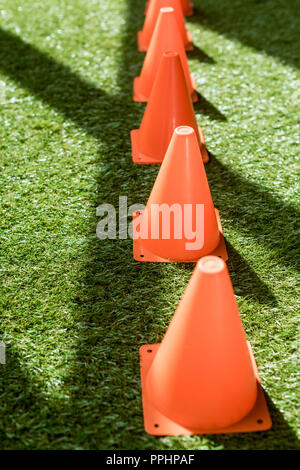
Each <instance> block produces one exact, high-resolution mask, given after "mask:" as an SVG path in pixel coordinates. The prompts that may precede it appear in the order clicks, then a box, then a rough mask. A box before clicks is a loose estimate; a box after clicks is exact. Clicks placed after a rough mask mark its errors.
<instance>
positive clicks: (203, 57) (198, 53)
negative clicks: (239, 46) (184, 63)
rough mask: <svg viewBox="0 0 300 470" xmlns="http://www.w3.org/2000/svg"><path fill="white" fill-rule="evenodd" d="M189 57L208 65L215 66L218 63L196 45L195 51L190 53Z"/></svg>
mask: <svg viewBox="0 0 300 470" xmlns="http://www.w3.org/2000/svg"><path fill="white" fill-rule="evenodd" d="M188 57H189V58H190V59H197V60H199V62H202V63H206V64H215V63H216V61H215V60H214V59H213V58H212V57H211V56H210V55H208V54H207V53H206V52H205V51H203V50H202V49H200V48H199V47H198V46H197V45H196V44H194V49H193V50H192V51H190V52H188Z"/></svg>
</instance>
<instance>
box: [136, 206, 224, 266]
mask: <svg viewBox="0 0 300 470" xmlns="http://www.w3.org/2000/svg"><path fill="white" fill-rule="evenodd" d="M215 211H216V217H217V222H218V227H219V232H220V243H219V245H218V246H217V247H216V248H215V249H214V251H212V252H211V253H208V255H214V256H219V257H220V258H222V259H223V260H224V261H227V260H228V253H227V248H226V244H225V239H224V236H223V230H222V225H221V219H220V214H219V211H218V209H215ZM142 212H143V211H142V210H139V211H136V212H134V213H133V215H132V218H133V220H134V219H136V217H138V216H139V215H140V214H141V213H142ZM133 258H134V259H135V260H136V261H142V262H151V263H196V262H197V261H198V260H199V258H196V259H193V260H188V261H186V260H171V259H167V258H166V259H165V258H161V257H160V256H157V255H156V254H155V253H152V252H151V251H149V250H146V249H145V248H144V247H143V240H142V239H140V238H139V239H137V240H133Z"/></svg>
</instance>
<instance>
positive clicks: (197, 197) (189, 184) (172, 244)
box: [141, 126, 220, 261]
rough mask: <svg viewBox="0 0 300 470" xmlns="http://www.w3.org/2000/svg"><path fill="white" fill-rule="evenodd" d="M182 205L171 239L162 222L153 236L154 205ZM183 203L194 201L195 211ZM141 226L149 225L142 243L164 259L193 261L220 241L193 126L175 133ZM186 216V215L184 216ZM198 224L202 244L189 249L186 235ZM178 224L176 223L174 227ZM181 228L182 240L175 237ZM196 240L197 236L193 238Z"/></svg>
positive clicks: (209, 251)
mask: <svg viewBox="0 0 300 470" xmlns="http://www.w3.org/2000/svg"><path fill="white" fill-rule="evenodd" d="M164 203H165V204H168V205H169V207H170V206H172V205H173V204H179V206H180V209H181V213H182V223H181V224H179V225H178V224H175V223H174V220H172V221H171V224H170V238H169V239H163V233H162V224H161V221H160V227H159V234H158V237H159V238H158V239H154V237H151V230H152V227H151V226H152V225H154V223H153V220H155V216H154V212H155V206H153V204H164ZM184 204H191V205H192V206H191V207H192V213H191V216H190V217H189V216H188V211H187V209H186V208H185V207H184ZM196 205H203V206H202V207H204V219H203V220H202V221H201V217H200V216H199V214H198V215H197V214H196ZM146 209H147V210H146V211H144V213H143V216H142V219H141V225H142V226H143V227H147V228H148V234H149V238H148V239H144V240H143V246H144V247H145V248H146V249H147V250H149V251H151V252H152V253H155V254H156V255H158V256H160V257H162V258H168V259H170V260H178V261H191V260H195V259H199V258H200V257H201V256H205V255H207V254H209V253H211V252H212V251H213V250H214V249H215V248H216V247H217V245H218V243H219V241H220V233H219V229H218V225H217V219H216V214H215V210H214V205H213V201H212V197H211V193H210V189H209V186H208V181H207V177H206V173H205V169H204V165H203V161H202V157H201V153H200V148H199V143H198V140H197V137H196V134H195V132H194V130H193V129H192V128H191V127H187V126H181V127H177V128H176V129H175V131H174V133H173V137H172V139H171V142H170V145H169V147H168V150H167V153H166V155H165V158H164V160H163V162H162V165H161V167H160V170H159V173H158V175H157V178H156V181H155V183H154V186H153V189H152V192H151V194H150V197H149V199H148V202H147V206H146ZM184 215H186V216H187V219H185V217H184ZM196 223H197V225H198V230H197V235H198V241H199V240H200V234H203V235H204V243H203V246H202V247H200V246H199V247H197V246H196V245H194V246H193V247H192V249H188V248H187V243H189V242H191V243H193V240H191V239H190V240H189V239H188V238H187V237H186V236H185V234H186V233H187V234H189V228H190V227H192V229H193V230H195V227H196ZM175 225H176V226H175ZM178 226H180V227H181V234H182V238H181V239H176V236H178V235H177V234H178V230H177V234H176V227H177V228H178ZM194 241H196V239H195V238H194Z"/></svg>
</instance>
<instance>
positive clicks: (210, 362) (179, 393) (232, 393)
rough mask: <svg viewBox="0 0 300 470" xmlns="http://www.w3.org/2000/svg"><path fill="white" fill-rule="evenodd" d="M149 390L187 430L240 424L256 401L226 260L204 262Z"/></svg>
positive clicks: (177, 314)
mask: <svg viewBox="0 0 300 470" xmlns="http://www.w3.org/2000/svg"><path fill="white" fill-rule="evenodd" d="M146 392H147V396H148V398H149V400H150V401H151V402H152V404H153V405H154V406H155V407H156V408H157V409H158V410H159V411H160V412H161V413H163V414H164V415H165V416H167V417H168V418H170V419H171V420H173V421H174V422H176V423H177V424H180V425H182V426H184V427H186V428H188V429H195V430H197V429H202V430H203V429H210V430H211V429H218V428H223V427H226V426H229V425H231V424H234V423H236V422H238V421H240V420H241V419H242V418H243V417H244V416H246V415H247V414H248V412H249V411H250V410H251V409H252V408H253V406H254V404H255V401H256V394H257V386H256V377H255V374H254V371H253V367H252V364H251V359H250V354H249V350H248V347H247V343H246V337H245V334H244V330H243V326H242V322H241V319H240V316H239V311H238V307H237V304H236V301H235V297H234V293H233V288H232V284H231V281H230V277H229V274H228V271H227V268H226V265H225V263H224V261H223V260H221V259H220V258H218V257H215V256H207V257H204V258H202V259H201V260H200V261H199V262H198V263H197V265H196V267H195V270H194V272H193V274H192V277H191V279H190V282H189V284H188V286H187V288H186V290H185V293H184V295H183V297H182V299H181V301H180V303H179V305H178V307H177V310H176V312H175V314H174V317H173V319H172V321H171V323H170V326H169V328H168V330H167V332H166V335H165V337H164V339H163V341H162V343H161V345H160V347H159V349H158V352H157V354H156V356H155V358H154V360H153V363H152V365H151V368H150V370H149V373H148V377H147V383H146Z"/></svg>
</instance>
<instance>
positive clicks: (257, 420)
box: [140, 342, 272, 436]
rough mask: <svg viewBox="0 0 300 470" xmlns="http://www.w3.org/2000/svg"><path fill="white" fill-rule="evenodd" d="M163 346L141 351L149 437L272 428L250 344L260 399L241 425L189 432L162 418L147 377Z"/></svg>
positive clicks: (144, 408) (144, 403)
mask: <svg viewBox="0 0 300 470" xmlns="http://www.w3.org/2000/svg"><path fill="white" fill-rule="evenodd" d="M159 346H160V345H159V344H148V345H144V346H142V347H141V348H140V367H141V382H142V397H143V412H144V427H145V431H146V432H147V433H148V434H152V435H154V436H191V435H194V434H229V433H241V432H256V431H266V430H267V429H270V428H271V426H272V421H271V417H270V414H269V410H268V407H267V403H266V399H265V396H264V392H263V388H262V386H261V383H260V379H259V375H258V370H257V367H256V362H255V358H254V355H253V352H252V348H251V345H250V343H249V342H248V347H249V352H250V356H251V359H252V364H253V368H254V372H255V375H256V379H257V399H256V403H255V405H254V407H253V409H252V410H251V411H250V413H248V415H247V416H245V417H244V418H243V419H242V420H241V421H239V422H238V423H235V424H233V425H231V426H228V427H226V428H219V429H205V430H204V429H197V430H190V429H186V428H184V427H182V426H180V425H179V424H177V423H175V422H173V421H171V420H170V419H169V418H167V417H166V416H164V415H163V414H161V413H160V412H159V411H158V410H157V409H156V408H155V407H154V406H153V405H152V404H151V403H150V401H149V400H148V398H147V396H146V393H145V385H146V377H147V373H148V371H149V368H150V366H151V364H152V361H153V359H154V357H155V355H156V353H157V351H158V348H159Z"/></svg>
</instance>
